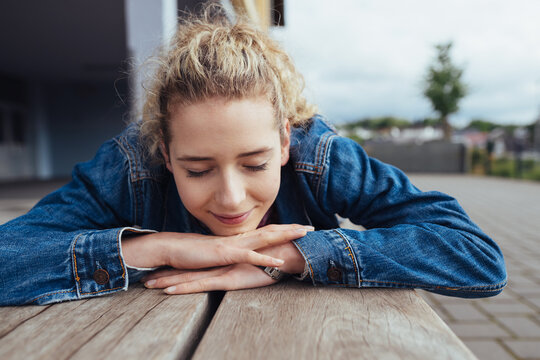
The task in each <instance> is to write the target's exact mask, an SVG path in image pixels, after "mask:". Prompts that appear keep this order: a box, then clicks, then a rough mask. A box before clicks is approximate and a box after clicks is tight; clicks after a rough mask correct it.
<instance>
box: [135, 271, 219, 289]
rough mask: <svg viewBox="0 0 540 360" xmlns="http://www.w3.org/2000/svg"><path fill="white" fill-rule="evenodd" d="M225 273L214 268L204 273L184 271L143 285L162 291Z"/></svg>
mask: <svg viewBox="0 0 540 360" xmlns="http://www.w3.org/2000/svg"><path fill="white" fill-rule="evenodd" d="M225 272H227V269H226V267H220V268H215V269H212V270H206V271H186V272H183V273H181V274H178V275H172V276H166V277H161V278H158V279H154V280H150V281H147V282H146V283H145V284H144V285H145V286H146V287H147V288H151V289H154V288H157V289H163V288H166V287H169V286H172V285H176V284H182V283H186V282H192V281H197V280H201V279H205V278H208V277H215V276H219V275H221V274H223V273H225Z"/></svg>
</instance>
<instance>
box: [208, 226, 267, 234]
mask: <svg viewBox="0 0 540 360" xmlns="http://www.w3.org/2000/svg"><path fill="white" fill-rule="evenodd" d="M257 225H258V224H257ZM257 225H254V224H240V225H238V226H223V225H217V226H214V227H212V228H211V229H210V230H212V233H213V234H214V235H218V236H233V235H238V234H243V233H246V232H248V231H252V230H255V229H257Z"/></svg>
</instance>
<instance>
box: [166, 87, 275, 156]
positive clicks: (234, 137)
mask: <svg viewBox="0 0 540 360" xmlns="http://www.w3.org/2000/svg"><path fill="white" fill-rule="evenodd" d="M170 130H171V144H170V146H171V147H174V148H175V149H177V150H179V151H183V152H185V151H190V152H193V151H195V152H208V151H212V152H216V151H220V147H221V148H222V150H223V151H226V150H227V149H230V148H234V149H235V150H238V151H241V150H246V151H249V150H250V149H251V148H253V147H254V146H258V147H260V146H261V145H265V144H268V142H269V141H274V139H275V137H276V136H278V137H279V130H278V127H277V125H276V121H275V116H274V112H273V107H272V104H271V103H270V101H268V100H267V99H266V98H263V97H257V98H244V99H233V100H227V99H223V98H212V99H209V100H205V101H202V102H197V103H194V104H191V105H179V106H176V107H174V108H173V111H172V112H171V118H170Z"/></svg>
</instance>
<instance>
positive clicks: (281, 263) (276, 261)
mask: <svg viewBox="0 0 540 360" xmlns="http://www.w3.org/2000/svg"><path fill="white" fill-rule="evenodd" d="M273 263H274V264H276V265H283V264H285V260H281V259H274V261H273Z"/></svg>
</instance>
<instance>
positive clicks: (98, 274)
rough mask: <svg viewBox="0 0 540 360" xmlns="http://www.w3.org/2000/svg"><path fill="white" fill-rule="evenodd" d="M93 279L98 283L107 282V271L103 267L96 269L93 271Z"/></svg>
mask: <svg viewBox="0 0 540 360" xmlns="http://www.w3.org/2000/svg"><path fill="white" fill-rule="evenodd" d="M94 281H95V282H97V283H98V284H99V285H104V284H106V283H108V282H109V273H108V272H107V270H104V269H97V270H96V271H95V272H94Z"/></svg>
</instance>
